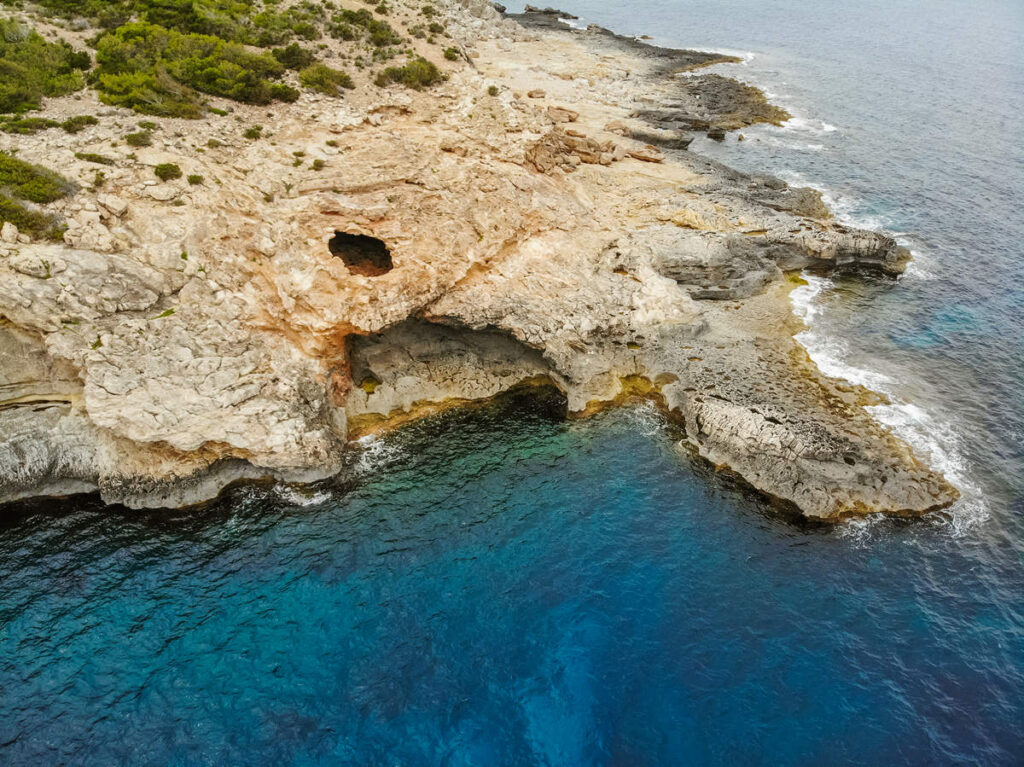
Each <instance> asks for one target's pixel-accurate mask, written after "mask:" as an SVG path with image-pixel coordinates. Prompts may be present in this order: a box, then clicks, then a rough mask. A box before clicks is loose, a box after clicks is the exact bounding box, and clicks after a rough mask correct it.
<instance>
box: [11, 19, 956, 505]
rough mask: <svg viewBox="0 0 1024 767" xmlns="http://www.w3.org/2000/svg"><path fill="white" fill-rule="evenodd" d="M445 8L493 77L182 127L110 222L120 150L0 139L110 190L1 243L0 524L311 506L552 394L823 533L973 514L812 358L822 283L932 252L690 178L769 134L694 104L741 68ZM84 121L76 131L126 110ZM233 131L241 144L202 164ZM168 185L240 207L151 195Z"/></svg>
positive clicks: (769, 191) (119, 202)
mask: <svg viewBox="0 0 1024 767" xmlns="http://www.w3.org/2000/svg"><path fill="white" fill-rule="evenodd" d="M394 2H397V3H401V2H403V0H394ZM435 5H436V7H437V8H438V9H439V10H440V11H441V13H442V15H443V21H444V23H445V25H446V28H447V29H448V31H449V33H450V34H452V35H453V36H454V38H455V39H456V41H457V42H459V43H460V44H461V45H463V46H464V47H465V48H466V50H467V51H469V52H470V56H471V61H472V65H470V64H469V63H468V62H457V63H452V64H450V65H446V66H449V67H450V69H449V75H450V77H449V79H448V80H446V81H445V82H443V83H442V84H440V85H438V86H436V87H435V88H434V89H433V90H430V91H424V92H413V91H404V90H387V89H378V88H376V87H372V86H367V87H360V88H356V89H355V90H352V91H348V92H347V93H346V96H345V100H344V101H343V102H342V101H333V100H332V101H330V102H329V108H325V105H324V103H323V99H322V98H321V97H310V96H308V95H305V96H303V97H302V99H300V101H299V102H297V103H296V104H295V105H292V106H281V107H278V108H276V109H275V110H274V112H273V114H271V115H268V114H266V113H265V112H263V111H261V112H259V113H258V114H259V119H260V121H261V122H262V123H263V124H264V125H265V128H266V129H267V130H268V131H271V132H272V133H273V135H274V141H275V143H274V144H272V145H271V144H267V143H266V142H263V143H260V142H249V141H247V140H245V139H242V138H241V137H240V135H239V131H238V126H237V121H234V120H228V119H225V120H223V121H222V122H216V121H213V120H211V121H209V122H206V121H204V122H197V123H196V124H194V125H192V124H185V125H178V124H176V125H175V131H174V132H172V131H160V132H157V133H156V134H155V139H154V140H155V141H156V142H158V144H162V145H158V146H154V147H152V148H150V149H147V150H144V151H140V152H139V153H138V155H137V159H135V160H132V159H130V158H128V157H127V155H126V156H124V157H123V158H122V160H121V165H120V166H118V167H117V170H116V173H114V172H112V173H111V175H110V177H109V178H108V181H107V183H106V185H105V186H104V189H103V193H102V194H98V193H97V192H95V191H94V190H89V189H88V188H87V187H88V183H87V182H88V179H89V178H91V174H92V172H93V170H94V169H93V168H91V167H90V166H89V165H88V164H85V163H79V162H78V161H77V160H76V159H74V153H75V151H91V150H90V149H89V147H90V146H92V145H93V144H95V143H96V142H98V141H101V140H102V141H107V140H113V139H114V138H115V135H114V133H113V132H112V131H111V132H109V135H100V134H99V133H96V132H98V131H102V130H104V128H103V127H102V126H98V127H96V128H92V129H90V131H93V132H94V133H90V132H89V131H86V132H84V133H83V134H81V135H79V134H76V135H75V136H71V137H68V138H62V139H61V140H62V141H64V142H65V144H64V145H61V146H59V147H56V148H55V147H54V146H52V145H50V144H48V143H47V141H48V139H47V137H46V134H45V133H40V134H38V135H37V136H12V135H9V134H0V149H5V150H10V149H17V150H18V152H19V157H24V158H25V159H27V160H29V161H31V162H39V163H49V162H52V157H53V156H54V153H55V152H56V153H57V156H59V157H60V158H61V160H62V162H65V165H66V167H65V168H64V170H65V171H66V172H67V173H68V174H69V175H71V176H74V178H75V179H76V180H78V181H79V182H80V185H81V187H82V189H81V191H79V192H78V193H77V195H76V196H75V197H74V198H73V200H72V201H70V202H69V203H66V204H64V203H61V204H62V205H64V207H62V208H60V209H59V210H55V211H54V212H57V213H60V214H62V215H64V216H65V217H66V218H67V220H68V230H67V233H66V234H65V244H64V245H58V244H50V243H32V242H29V243H24V242H22V241H21V239H20V238H19V237H13V239H12V237H11V236H7V237H6V239H4V241H3V242H0V317H2V318H3V319H2V320H0V501H4V500H12V499H15V498H20V497H25V496H29V495H38V494H59V493H68V492H75V491H79V490H86V489H98V490H99V492H100V493H101V494H102V496H103V498H104V499H105V500H107V501H110V502H120V503H125V504H127V505H129V506H133V507H147V506H159V505H184V504H188V503H194V502H197V501H201V500H204V499H208V498H210V497H212V496H214V495H215V494H216V493H217V492H218V491H219V490H220V489H221V488H222V487H224V486H225V485H226V484H228V483H229V482H231V481H232V480H234V479H238V478H243V477H279V478H285V479H288V480H291V481H304V480H311V479H315V478H318V477H323V476H327V475H330V474H332V473H334V472H336V471H338V470H339V468H340V466H342V465H343V463H344V461H343V456H344V455H345V451H346V445H347V443H348V441H349V440H351V439H352V438H354V437H356V436H358V435H359V434H361V433H365V432H366V431H367V430H370V429H374V428H381V427H383V426H386V425H388V424H392V423H396V422H400V421H401V420H404V419H407V418H411V417H415V416H416V415H417V414H420V413H422V412H429V411H430V410H432V409H437V408H440V407H445V406H447V405H450V404H452V403H464V402H469V401H479V400H482V399H485V398H488V397H491V396H494V395H495V394H497V393H499V392H502V391H505V390H507V389H509V388H511V387H515V386H518V385H520V384H523V383H538V382H550V383H552V384H554V386H556V387H557V388H558V389H559V390H560V391H561V392H562V394H563V396H564V399H565V408H566V410H567V411H568V412H570V413H586V412H589V411H590V410H591V409H593V408H595V407H597V406H599V405H601V404H602V403H609V402H613V401H616V400H618V399H619V398H620V397H622V396H625V395H627V394H631V393H632V394H635V393H637V392H641V393H643V394H645V395H647V396H651V397H653V398H655V399H656V400H657V401H658V402H660V403H661V404H662V405H663V406H664V407H665V409H666V411H667V413H668V414H669V415H670V417H673V418H675V419H676V420H677V421H678V422H679V423H681V424H682V425H684V426H685V428H686V432H687V443H688V444H689V445H690V446H691V447H692V450H693V452H694V453H696V454H698V455H700V456H702V457H703V458H705V459H707V460H708V461H711V462H713V463H715V464H716V465H718V466H722V467H729V468H731V469H732V470H734V471H735V472H737V473H738V474H740V475H741V476H742V477H743V478H744V479H746V480H747V481H748V482H749V483H750V484H751V485H752V486H754V487H756V488H757V489H759V490H760V491H762V492H763V493H765V494H767V495H770V496H774V497H776V498H780V499H784V500H785V501H787V502H789V503H792V504H795V505H796V506H798V507H799V508H800V510H801V511H802V512H803V513H804V514H805V515H807V516H809V517H814V518H819V519H837V518H839V517H842V516H845V515H850V514H869V513H897V514H906V515H913V514H922V513H925V512H927V511H929V510H932V509H935V508H941V507H943V506H947V505H949V504H950V503H952V502H953V501H954V500H955V499H956V498H957V491H956V490H955V489H954V488H952V487H951V486H950V485H949V484H948V483H947V482H946V481H945V480H944V479H943V478H942V477H941V476H940V475H938V474H936V473H935V472H933V471H931V470H930V469H929V468H928V467H927V466H925V465H923V464H922V463H921V462H920V461H918V460H917V458H916V457H915V456H914V455H913V453H912V452H911V451H910V449H909V448H908V447H907V446H906V445H905V444H903V443H902V442H900V441H899V440H897V439H896V438H895V437H893V435H892V434H890V433H889V432H888V431H886V430H885V429H884V428H882V427H881V426H880V425H879V424H878V423H876V422H875V421H873V420H872V419H871V418H870V417H869V415H868V413H867V412H866V411H865V409H864V407H863V405H865V404H873V403H876V402H877V401H878V398H877V396H876V395H873V394H872V393H871V392H869V391H867V390H864V389H862V388H859V387H855V386H851V385H849V384H846V383H844V382H840V381H835V380H832V379H828V378H825V377H824V376H822V375H821V374H820V372H819V371H818V370H817V369H816V368H815V367H814V365H813V364H812V363H811V362H810V360H809V359H808V358H807V355H806V354H805V353H804V351H803V350H802V348H801V347H800V346H799V345H798V344H797V343H796V342H795V341H794V339H793V335H794V333H796V332H799V330H800V329H801V328H802V323H801V322H800V321H799V320H798V319H796V318H795V317H794V316H793V312H792V308H791V306H790V304H789V301H788V293H789V291H790V289H791V288H792V286H793V285H794V284H796V278H795V275H793V272H794V271H798V270H800V269H804V268H814V269H819V270H822V271H826V272H827V271H833V270H836V269H848V270H851V271H855V272H856V271H867V272H871V273H878V274H897V273H899V272H900V271H901V270H902V269H903V266H904V264H905V263H906V261H907V259H908V257H909V255H908V254H907V252H906V251H905V250H904V249H902V248H900V247H899V246H897V245H896V243H895V242H893V241H892V240H891V239H890V238H888V237H886V236H885V235H882V234H878V233H874V232H864V231H860V230H856V229H851V228H848V227H844V226H841V225H838V224H836V223H835V221H833V220H832V218H831V216H830V215H829V212H828V210H827V208H826V207H825V206H824V205H823V204H822V201H821V198H820V195H818V194H817V193H816V192H814V191H813V190H801V189H792V188H790V187H788V186H787V185H786V184H784V183H783V182H781V181H779V180H777V179H772V178H767V177H761V176H748V175H744V174H742V173H738V172H736V171H734V170H731V169H729V168H726V167H724V166H722V165H720V164H717V163H714V162H711V161H709V160H707V159H704V158H701V157H699V156H698V155H695V154H692V153H690V152H688V151H685V150H684V148H685V146H686V141H687V137H686V134H685V132H682V131H680V130H678V128H679V126H686V125H692V124H693V123H692V120H706V121H707V122H708V124H711V125H716V124H722V125H724V124H726V123H728V124H735V123H736V122H737V120H738V121H739V122H742V121H743V120H745V119H747V117H757V115H756V114H754V112H750V113H749V114H747V115H745V116H744V115H742V114H741V115H740V117H739V118H737V113H738V112H737V109H738V107H737V103H738V102H737V97H738V96H743V98H746V97H747V96H750V98H751V104H753V105H754V106H757V108H758V109H760V108H761V107H763V106H764V104H763V103H762V102H763V97H761V98H760V100H759V99H758V98H757V97H758V96H759V92H758V93H756V94H752V93H750V92H748V91H746V90H743V89H737V88H735V87H733V86H732V85H722V84H721V83H720V82H718V81H717V80H714V79H707V78H694V79H693V80H692V82H691V83H690V84H689V85H687V86H686V88H694V89H697V90H696V91H693V92H690V91H686V92H684V91H685V90H686V89H682V90H681V87H680V83H679V79H680V78H678V77H676V75H675V74H674V73H675V72H677V71H678V70H679V69H686V68H693V67H695V66H699V65H701V64H702V63H710V62H711V61H721V60H722V57H716V56H715V55H714V54H696V53H693V52H679V51H665V50H663V49H653V48H651V47H650V46H644V45H643V44H641V43H637V42H636V41H633V40H630V39H628V38H621V37H618V36H615V35H612V34H611V33H607V32H606V31H603V30H590V31H586V32H577V31H572V30H568V29H566V28H565V27H564V25H561V24H560V23H559V22H557V20H553V17H552V16H551V15H550V14H530V15H531V16H534V17H537V18H542V19H545V20H546V21H544V22H543V23H538V24H534V25H533V29H532V30H531V29H526V30H524V29H523V28H522V27H519V26H517V25H516V24H514V23H513V22H512V21H510V20H509V19H502V18H501V17H500V16H499V14H498V13H497V11H495V10H494V8H493V7H492V6H491V5H490V4H489V3H487V2H486V1H485V0H458V1H456V0H436V2H435ZM410 7H411V9H412V10H415V11H417V12H418V6H416V7H414V6H410ZM548 22H550V23H548ZM51 31H54V30H51ZM325 44H328V45H329V44H331V43H325ZM412 44H413V45H421V43H420V42H414V43H412ZM422 45H426V43H422ZM425 52H426V53H429V52H430V51H429V50H426V49H425ZM729 82H731V81H729ZM492 86H494V87H493V89H492ZM702 88H705V89H706V88H716V89H718V90H717V91H716V92H717V93H718V94H719V96H721V97H720V98H716V97H709V98H707V99H705V98H704V97H703V96H704V93H703V92H701V90H700V89H702ZM494 90H496V91H497V95H495V93H494V92H493V91H494ZM530 93H532V94H533V96H525V94H530ZM484 94H486V95H484ZM517 94H519V95H517ZM744 94H745V95H744ZM698 95H700V96H701V98H699V99H698V98H697V96H698ZM708 95H713V94H712V92H711V91H708ZM81 98H82V100H81V101H79V100H75V99H67V100H65V101H60V100H55V101H54V104H56V106H53V105H51V106H50V107H49V108H50V110H51V114H52V115H53V116H59V117H66V116H67V115H68V114H69V113H71V111H72V110H87V111H96V110H100V109H102V108H103V107H101V106H100V105H99V104H98V103H92V104H90V103H89V99H90V98H94V94H90V92H86V93H85V94H83V95H81ZM314 99H315V100H314ZM307 102H308V103H307ZM691 102H692V103H691ZM698 102H699V104H698ZM765 103H766V102H765ZM315 105H319V106H315ZM695 105H696V106H695ZM709 105H710V106H709ZM758 105H760V106H758ZM698 106H699V109H698ZM691 107H693V108H692V109H691ZM238 108H239V109H243V107H238ZM53 110H63V111H62V112H57V111H53ZM701 110H703V111H701ZM740 111H742V110H740ZM683 112H685V113H686V115H687V116H686V117H685V119H684V118H682V117H680V114H681V113H683ZM648 113H649V114H648ZM254 114H256V113H254ZM665 114H669V115H671V117H672V119H671V120H668V121H660V122H659V120H658V119H656V117H657V115H665ZM635 115H643V117H638V116H635ZM766 115H767V113H764V114H762V115H761V117H765V116H766ZM47 116H49V115H47ZM122 116H123V117H124V118H125V119H129V118H131V115H130V114H129V113H124V114H123V115H122ZM648 118H650V120H651V121H653V122H655V123H659V124H662V123H663V124H666V125H669V126H670V128H671V129H669V130H662V129H660V128H654V127H652V125H651V124H650V123H649V122H647V119H648ZM676 118H679V119H676ZM688 121H691V122H688ZM723 129H724V128H723ZM211 131H212V132H214V133H216V136H217V138H218V140H219V141H221V142H222V143H224V144H230V146H229V147H227V148H226V149H225V150H224V151H223V152H219V151H217V150H216V149H215V148H213V147H211V148H210V149H211V151H204V152H199V151H195V150H194V149H191V148H190V147H195V146H197V145H205V144H206V143H207V139H208V138H210V133H211ZM175 132H177V133H180V134H181V136H180V137H178V136H175V135H174V134H175ZM179 138H180V139H181V140H180V141H179V140H178V139H179ZM231 142H234V143H231ZM655 142H656V143H658V144H659V146H661V147H663V148H664V151H661V150H659V149H656V148H655V147H653V146H650V145H649V144H650V143H655ZM274 147H277V148H276V149H275V148H274ZM229 150H230V151H229ZM296 151H302V152H303V153H304V154H306V155H308V156H310V157H311V158H316V159H322V160H324V163H322V164H321V166H320V170H319V171H318V172H316V173H311V172H308V171H307V170H306V169H305V167H304V166H303V167H299V166H296V165H295V164H294V153H295V152H296ZM158 162H159V163H163V162H176V163H178V164H179V165H181V167H183V168H184V169H185V170H186V172H188V173H190V174H192V173H197V174H201V175H203V176H205V177H207V178H211V179H213V178H216V179H217V180H218V183H217V184H209V185H204V186H196V187H191V188H188V189H184V188H183V189H182V190H178V189H176V188H175V187H173V185H167V189H169V190H170V191H171V192H174V196H175V199H174V200H173V202H172V201H171V200H170V199H167V200H164V199H160V197H163V196H164V195H161V196H160V197H154V196H153V195H152V194H150V193H149V192H147V191H146V190H147V189H151V188H152V187H150V186H146V184H145V181H147V180H149V178H150V176H151V175H152V169H151V165H152V164H153V163H158ZM133 163H134V164H133ZM339 222H344V224H343V225H344V227H345V231H341V230H339V229H338V227H339ZM11 234H12V233H11V232H8V235H11ZM325 244H329V246H328V247H325Z"/></svg>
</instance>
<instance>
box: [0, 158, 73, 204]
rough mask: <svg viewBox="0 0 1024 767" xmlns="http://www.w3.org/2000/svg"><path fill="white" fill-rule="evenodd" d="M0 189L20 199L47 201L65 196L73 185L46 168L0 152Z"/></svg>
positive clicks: (71, 189) (71, 190)
mask: <svg viewBox="0 0 1024 767" xmlns="http://www.w3.org/2000/svg"><path fill="white" fill-rule="evenodd" d="M0 190H3V191H4V192H5V193H6V194H8V195H10V196H11V197H14V198H17V199H20V200H29V201H30V202H37V203H47V202H53V201H54V200H59V199H61V198H62V197H67V196H68V195H69V194H71V193H72V192H73V191H74V190H75V185H74V183H73V182H71V181H69V180H68V179H66V178H64V177H63V176H61V175H60V174H58V173H54V172H53V171H52V170H49V169H48V168H44V167H42V166H40V165H33V164H32V163H28V162H25V161H23V160H18V159H16V158H14V157H11V156H10V155H9V154H5V153H3V152H0Z"/></svg>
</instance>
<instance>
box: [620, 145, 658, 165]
mask: <svg viewBox="0 0 1024 767" xmlns="http://www.w3.org/2000/svg"><path fill="white" fill-rule="evenodd" d="M628 151H629V156H630V157H632V158H633V159H635V160H642V161H643V162H664V161H665V155H664V154H663V153H662V152H660V151H658V150H657V149H655V148H654V147H653V146H650V145H647V146H644V147H640V148H639V149H630V150H628Z"/></svg>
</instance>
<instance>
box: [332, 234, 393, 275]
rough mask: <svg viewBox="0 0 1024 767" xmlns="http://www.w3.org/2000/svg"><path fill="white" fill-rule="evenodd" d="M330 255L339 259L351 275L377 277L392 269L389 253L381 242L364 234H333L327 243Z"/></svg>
mask: <svg viewBox="0 0 1024 767" xmlns="http://www.w3.org/2000/svg"><path fill="white" fill-rule="evenodd" d="M327 246H328V247H329V248H330V250H331V255H333V256H336V257H337V258H340V259H341V260H342V261H343V262H344V263H345V266H347V267H348V270H349V271H350V272H352V273H353V274H361V275H363V276H364V277H379V276H380V275H382V274H387V273H388V272H390V271H391V269H392V268H393V267H394V264H393V263H392V261H391V251H390V250H388V246H387V245H386V244H384V241H383V240H378V239H377V238H376V237H370V236H368V235H365V234H349V233H348V232H335V233H334V236H333V237H332V238H331V239H330V242H328V243H327Z"/></svg>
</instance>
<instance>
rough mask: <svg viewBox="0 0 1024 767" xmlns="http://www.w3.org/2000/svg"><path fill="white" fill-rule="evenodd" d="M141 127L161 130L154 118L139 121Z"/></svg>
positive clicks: (149, 129)
mask: <svg viewBox="0 0 1024 767" xmlns="http://www.w3.org/2000/svg"><path fill="white" fill-rule="evenodd" d="M139 127H140V128H142V130H148V131H155V130H159V129H160V126H159V125H157V124H156V123H155V122H153V121H152V120H143V121H141V122H140V123H139Z"/></svg>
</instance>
